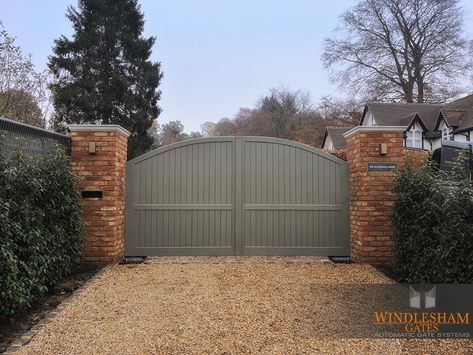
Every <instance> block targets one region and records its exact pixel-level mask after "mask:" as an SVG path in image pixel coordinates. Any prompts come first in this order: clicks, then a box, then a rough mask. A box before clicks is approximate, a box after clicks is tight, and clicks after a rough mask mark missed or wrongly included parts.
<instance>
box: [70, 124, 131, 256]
mask: <svg viewBox="0 0 473 355" xmlns="http://www.w3.org/2000/svg"><path fill="white" fill-rule="evenodd" d="M68 128H69V129H70V131H71V140H72V148H71V162H72V170H73V172H74V173H75V174H76V175H77V176H78V177H79V179H80V180H79V185H80V189H81V191H82V197H81V198H82V201H81V205H82V213H83V223H84V249H83V253H82V256H83V259H84V260H86V261H91V262H115V261H118V260H119V259H120V258H122V257H123V247H124V237H125V234H124V233H125V230H124V210H125V168H126V161H127V141H128V136H129V135H130V133H129V132H128V131H126V130H125V129H123V128H122V127H120V126H118V125H69V126H68ZM100 195H101V196H100Z"/></svg>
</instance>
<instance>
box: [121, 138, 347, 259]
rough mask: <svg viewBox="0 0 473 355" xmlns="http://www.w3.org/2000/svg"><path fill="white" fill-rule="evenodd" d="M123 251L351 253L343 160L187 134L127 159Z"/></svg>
mask: <svg viewBox="0 0 473 355" xmlns="http://www.w3.org/2000/svg"><path fill="white" fill-rule="evenodd" d="M126 189H127V191H126V225H125V226H126V227H125V233H126V238H125V255H126V256H151V255H327V256H347V255H349V214H348V205H349V196H348V167H347V164H346V162H345V161H343V160H340V159H338V158H336V157H333V156H331V155H328V154H326V153H324V152H322V151H320V150H318V149H314V148H311V147H309V146H306V145H303V144H298V143H295V142H292V141H288V140H283V139H277V138H264V137H218V138H199V139H193V140H188V141H184V142H180V143H176V144H172V145H169V146H165V147H162V148H159V149H156V150H154V151H151V152H148V153H146V154H143V155H141V156H139V157H137V158H135V159H133V160H130V161H129V162H128V163H127V187H126Z"/></svg>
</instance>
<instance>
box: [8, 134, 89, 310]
mask: <svg viewBox="0 0 473 355" xmlns="http://www.w3.org/2000/svg"><path fill="white" fill-rule="evenodd" d="M0 144H1V142H0ZM81 244H82V240H81V210H80V206H79V195H78V190H77V188H76V182H75V179H74V176H73V175H72V173H71V169H70V163H69V159H68V157H67V156H66V155H65V154H64V152H63V150H61V149H59V148H58V149H57V150H56V151H54V152H53V153H50V154H49V155H48V156H35V157H31V156H28V155H26V154H24V153H21V152H19V153H17V155H16V156H15V157H14V158H13V159H11V160H8V161H7V160H5V159H4V158H3V157H0V318H4V317H7V316H9V315H12V314H14V313H17V312H20V311H22V310H24V309H25V308H27V307H29V306H30V305H31V304H32V302H34V301H35V300H36V299H37V298H38V297H40V296H41V295H43V294H44V293H45V292H46V291H47V290H48V288H49V287H50V286H51V285H53V284H54V283H55V282H57V281H58V280H59V279H60V278H61V277H62V276H64V275H65V274H67V273H68V272H69V271H70V270H71V268H72V266H73V265H74V264H75V263H76V262H77V261H78V260H79V256H80V251H81Z"/></svg>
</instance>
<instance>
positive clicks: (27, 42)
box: [0, 0, 473, 132]
mask: <svg viewBox="0 0 473 355" xmlns="http://www.w3.org/2000/svg"><path fill="white" fill-rule="evenodd" d="M355 2H356V0H336V1H316V0H291V1H288V0H286V1H281V0H280V1H277V0H251V1H250V0H231V1H230V0H227V1H222V0H203V1H202V0H201V1H191V0H188V1H184V0H172V1H157V0H141V1H140V3H141V8H142V10H143V12H144V14H145V19H146V24H145V35H147V36H156V37H157V42H156V45H155V46H154V49H153V55H152V59H153V60H155V61H160V62H161V64H162V70H163V72H164V78H163V81H162V84H161V86H160V88H161V90H162V99H161V101H160V106H161V107H162V109H163V112H162V114H161V115H160V117H159V123H161V124H162V123H164V122H168V121H170V120H180V121H181V122H182V123H183V124H184V127H185V131H186V132H189V131H196V130H199V129H200V125H201V124H202V123H203V122H205V121H214V122H215V121H218V120H219V119H220V118H222V117H232V116H233V115H234V114H235V113H236V112H237V110H238V109H239V108H240V107H252V106H253V105H254V104H255V103H256V101H257V100H258V98H259V97H261V96H262V95H263V94H265V93H266V92H267V90H268V89H269V88H270V87H274V86H284V87H286V88H289V89H294V90H295V89H303V90H307V91H309V92H310V93H311V96H312V98H313V100H314V101H317V100H318V99H319V98H320V97H321V96H324V95H333V96H343V93H342V92H339V90H338V88H337V87H336V86H335V85H334V84H331V83H330V82H329V80H328V73H327V72H326V70H324V68H323V66H322V63H321V61H320V54H321V48H322V42H323V39H324V38H326V37H328V36H330V35H331V33H332V31H333V29H334V28H335V26H336V24H337V22H338V16H339V15H340V14H341V13H342V12H343V11H344V10H345V9H347V8H349V7H350V6H352V5H353V4H354V3H355ZM76 3H77V1H76V0H41V1H38V0H0V21H2V23H3V25H4V26H5V29H6V30H7V31H8V32H9V33H10V34H12V35H14V36H16V37H17V44H19V45H20V46H21V47H22V48H23V50H24V51H25V52H28V53H31V54H32V55H33V60H34V62H35V64H36V65H37V68H38V69H43V68H45V67H46V62H47V58H48V55H50V54H51V47H52V46H53V41H54V39H55V38H57V37H58V36H59V35H61V34H64V35H67V36H70V35H71V33H72V30H71V26H70V23H69V21H68V20H67V19H66V17H65V12H66V8H67V6H68V5H69V4H72V5H75V4H76ZM464 7H465V16H466V18H465V24H466V25H467V28H466V30H467V33H468V34H469V35H471V34H473V22H472V19H473V2H472V1H468V0H465V1H464Z"/></svg>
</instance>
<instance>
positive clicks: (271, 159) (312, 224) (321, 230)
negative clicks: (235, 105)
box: [237, 137, 349, 256]
mask: <svg viewBox="0 0 473 355" xmlns="http://www.w3.org/2000/svg"><path fill="white" fill-rule="evenodd" d="M243 140H244V143H243V144H244V149H243V162H242V168H243V170H244V174H243V177H244V181H243V190H242V193H241V196H243V197H244V200H243V202H242V211H243V214H242V215H243V218H242V223H243V227H242V228H241V231H242V233H243V236H242V237H241V242H242V244H243V245H242V253H243V254H245V255H329V256H330V255H333V256H346V255H349V248H348V245H349V235H348V223H349V221H348V205H349V203H348V170H347V164H346V162H344V161H342V160H340V159H338V158H335V157H332V156H330V155H327V154H325V153H323V152H321V151H320V150H317V149H314V148H311V147H308V146H304V145H301V144H298V143H295V142H291V141H286V140H281V139H275V138H263V137H245V138H243ZM281 167H282V169H281ZM314 182H315V183H314ZM274 186H276V187H277V191H275V190H274V189H273V187H274ZM317 191H320V192H321V193H316V192H317ZM279 196H281V197H283V198H282V199H281V198H279ZM237 210H239V209H237ZM238 223H239V220H238Z"/></svg>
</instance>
